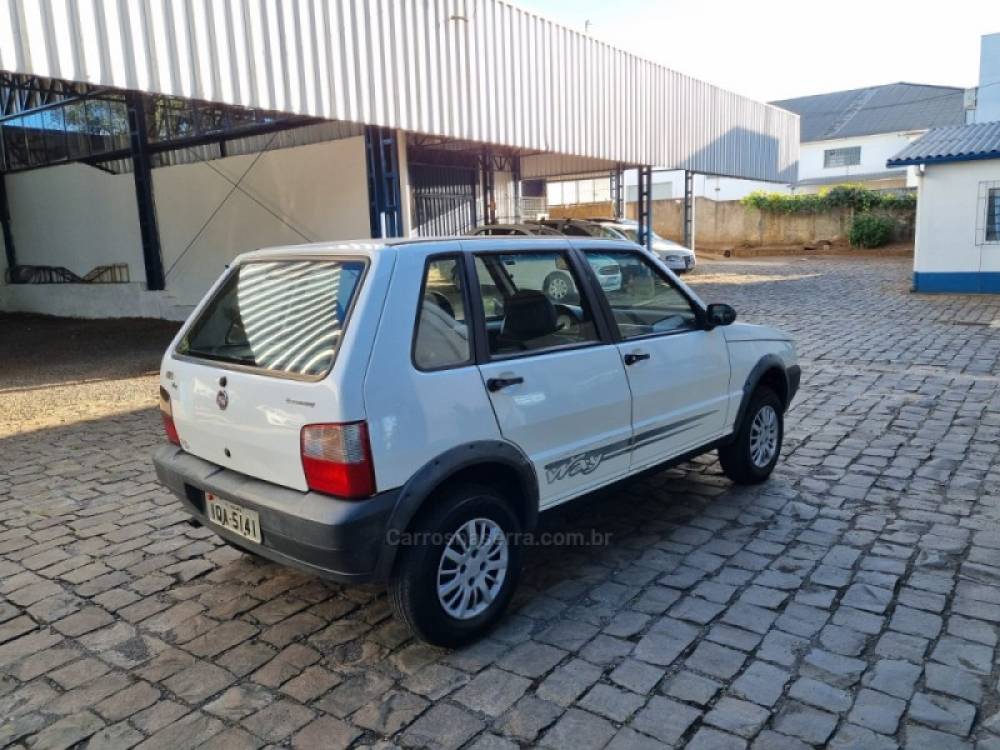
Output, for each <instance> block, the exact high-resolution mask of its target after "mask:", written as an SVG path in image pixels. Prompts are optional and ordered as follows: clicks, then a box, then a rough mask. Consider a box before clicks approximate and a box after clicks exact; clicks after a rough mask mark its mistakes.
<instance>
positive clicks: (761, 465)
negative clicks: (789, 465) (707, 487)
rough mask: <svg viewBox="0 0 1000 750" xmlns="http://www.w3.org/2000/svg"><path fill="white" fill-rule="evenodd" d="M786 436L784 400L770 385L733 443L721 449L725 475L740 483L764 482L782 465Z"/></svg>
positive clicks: (754, 401) (753, 400)
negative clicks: (782, 401) (779, 459)
mask: <svg viewBox="0 0 1000 750" xmlns="http://www.w3.org/2000/svg"><path fill="white" fill-rule="evenodd" d="M784 436H785V421H784V407H783V405H782V403H781V399H780V398H778V395H777V394H776V393H775V392H774V391H772V390H771V389H770V388H768V387H767V386H759V387H758V388H757V390H755V391H754V392H753V395H752V396H751V397H750V405H749V406H748V407H747V411H746V414H745V415H744V417H743V421H742V422H741V423H740V426H739V428H738V429H737V431H736V435H735V436H734V440H733V442H731V443H730V444H728V445H724V446H722V447H721V448H719V462H720V463H721V464H722V472H723V473H724V474H725V475H726V476H727V477H729V478H730V479H732V480H733V481H734V482H736V483H737V484H758V483H760V482H763V481H764V480H765V479H767V478H768V477H769V476H771V472H772V471H774V467H775V464H777V463H778V457H779V456H780V455H781V442H782V440H783V438H784Z"/></svg>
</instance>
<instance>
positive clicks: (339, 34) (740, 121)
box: [0, 0, 799, 182]
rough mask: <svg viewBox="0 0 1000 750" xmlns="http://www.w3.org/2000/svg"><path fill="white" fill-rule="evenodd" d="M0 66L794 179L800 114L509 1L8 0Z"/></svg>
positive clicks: (575, 151)
mask: <svg viewBox="0 0 1000 750" xmlns="http://www.w3.org/2000/svg"><path fill="white" fill-rule="evenodd" d="M0 70H6V71H11V72H17V73H26V74H31V75H36V76H42V77H46V78H58V79H65V80H71V81H82V82H88V83H92V84H95V85H101V86H111V87H116V88H122V89H133V90H139V91H145V92H150V93H159V94H168V95H173V96H180V97H185V98H191V99H203V100H207V101H212V102H222V103H228V104H236V105H242V106H247V107H255V108H260V109H268V110H278V111H281V112H287V113H291V114H302V115H311V116H316V117H322V118H326V119H331V120H341V121H346V122H355V123H365V124H371V125H381V126H386V127H394V128H401V129H404V130H407V131H411V132H414V133H424V134H429V135H434V136H443V137H447V138H459V139H465V140H474V141H479V142H482V143H490V144H496V145H503V146H511V147H515V148H519V149H524V150H531V151H542V152H550V153H558V154H566V155H571V156H583V157H590V158H594V159H606V160H609V161H616V162H617V161H620V162H625V163H628V164H648V165H652V166H665V167H673V168H686V169H692V170H696V171H700V172H707V173H713V174H721V175H729V176H737V177H747V178H754V179H763V180H775V181H784V182H787V181H793V180H794V179H795V176H796V174H795V173H796V167H797V162H798V140H799V138H798V135H799V134H798V118H797V117H795V116H794V115H792V114H789V113H788V112H786V111H784V110H781V109H777V108H775V107H771V106H769V105H766V104H764V103H762V102H757V101H753V100H751V99H748V98H746V97H743V96H739V95H737V94H733V93H730V92H728V91H723V90H721V89H719V88H717V87H715V86H712V85H709V84H707V83H704V82H702V81H698V80H695V79H693V78H689V77H688V76H685V75H682V74H680V73H677V72H674V71H672V70H668V69H667V68H664V67H663V66H660V65H656V64H654V63H652V62H650V61H648V60H644V59H642V58H640V57H637V56H635V55H632V54H629V53H627V52H624V51H622V50H620V49H616V48H615V47H612V46H610V45H608V44H605V43H603V42H600V41H598V40H596V39H594V38H592V37H589V36H586V35H584V34H581V33H579V32H576V31H572V30H570V29H568V28H566V27H565V26H561V25H559V24H557V23H554V22H552V21H550V20H548V19H545V18H542V17H540V16H538V15H536V14H534V13H531V12H528V11H525V10H522V9H520V8H517V7H515V6H512V5H510V4H509V3H507V2H504V0H283V2H280V3H278V2H271V1H268V0H88V2H66V0H0Z"/></svg>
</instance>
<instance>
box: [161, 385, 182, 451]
mask: <svg viewBox="0 0 1000 750" xmlns="http://www.w3.org/2000/svg"><path fill="white" fill-rule="evenodd" d="M160 414H161V415H162V416H163V431H164V432H166V433H167V440H169V441H170V442H171V443H173V444H174V445H180V444H181V439H180V436H179V435H178V434H177V425H175V424H174V410H173V408H172V407H171V406H170V394H169V393H167V389H166V388H164V387H163V386H162V385H161V386H160Z"/></svg>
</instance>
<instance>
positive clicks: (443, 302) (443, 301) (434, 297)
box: [424, 289, 455, 318]
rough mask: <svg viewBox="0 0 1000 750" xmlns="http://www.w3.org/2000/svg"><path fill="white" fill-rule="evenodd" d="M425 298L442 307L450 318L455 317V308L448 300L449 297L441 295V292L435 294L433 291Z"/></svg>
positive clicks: (427, 293)
mask: <svg viewBox="0 0 1000 750" xmlns="http://www.w3.org/2000/svg"><path fill="white" fill-rule="evenodd" d="M424 297H426V298H428V299H430V301H431V302H433V303H434V304H435V305H437V306H438V307H440V308H441V309H442V310H443V311H444V312H445V313H447V314H448V317H450V318H454V317H455V308H454V307H452V305H451V302H450V301H449V300H448V298H447V297H445V296H444V295H443V294H441V292H435V291H434V290H433V289H432V290H429V291H428V292H426V293H425V294H424Z"/></svg>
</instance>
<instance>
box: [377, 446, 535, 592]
mask: <svg viewBox="0 0 1000 750" xmlns="http://www.w3.org/2000/svg"><path fill="white" fill-rule="evenodd" d="M486 463H491V464H502V465H504V466H505V467H508V468H510V469H512V470H513V471H514V473H515V475H516V476H517V477H518V480H519V483H520V487H521V490H522V492H523V507H522V510H523V514H522V515H523V519H524V530H525V531H530V530H532V529H534V528H535V526H536V525H537V523H538V506H539V495H538V479H537V477H536V476H535V468H534V466H533V465H532V463H531V461H530V460H529V459H528V457H527V456H526V455H525V454H524V452H523V451H522V450H521V449H520V448H518V447H517V446H516V445H514V444H513V443H509V442H507V441H506V440H476V441H473V442H469V443H464V444H462V445H457V446H455V447H454V448H450V449H448V450H447V451H445V452H444V453H442V454H441V455H439V456H437V457H436V458H433V459H431V460H430V461H428V462H427V463H426V464H424V465H423V466H422V467H421V468H420V469H418V470H417V471H416V472H415V473H414V474H413V476H411V477H410V479H409V480H408V481H407V482H406V484H404V485H403V487H402V489H401V490H400V493H399V498H398V499H397V500H396V505H395V507H393V509H392V513H391V514H390V516H389V520H388V522H387V523H386V526H385V537H384V538H383V540H382V550H381V552H380V554H379V561H378V574H379V575H378V577H379V578H382V579H385V578H387V577H388V575H389V573H390V571H391V570H392V565H393V563H394V562H395V559H396V553H397V551H398V545H397V543H396V541H397V540H398V535H399V534H400V533H402V532H404V531H406V529H407V527H408V526H409V525H410V522H411V521H412V520H413V517H414V516H416V514H417V513H418V512H419V511H420V509H421V508H422V507H423V506H424V503H425V502H426V501H427V499H428V498H429V497H430V496H431V495H432V494H433V492H434V490H435V489H436V488H437V487H439V486H440V485H441V483H442V482H444V481H445V480H447V479H448V478H449V477H452V476H454V475H455V474H457V473H458V472H460V471H462V470H463V469H467V468H470V467H473V466H476V465H477V464H486Z"/></svg>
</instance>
